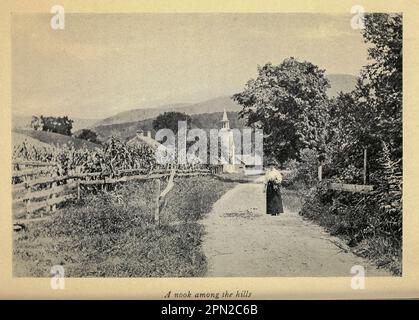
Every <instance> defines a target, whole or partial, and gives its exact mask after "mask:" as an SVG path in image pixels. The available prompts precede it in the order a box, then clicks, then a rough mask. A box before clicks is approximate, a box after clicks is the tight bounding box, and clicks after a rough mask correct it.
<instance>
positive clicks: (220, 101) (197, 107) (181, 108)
mask: <svg viewBox="0 0 419 320" xmlns="http://www.w3.org/2000/svg"><path fill="white" fill-rule="evenodd" d="M224 109H226V110H227V111H240V109H241V108H240V106H239V105H238V104H237V103H235V102H234V101H232V100H231V99H230V97H229V96H223V97H218V98H215V99H211V100H207V101H203V102H199V103H190V104H186V103H183V104H171V105H165V106H160V107H156V108H146V109H134V110H129V111H124V112H120V113H118V114H116V115H114V116H112V117H109V118H106V119H103V120H102V121H100V122H98V123H96V125H95V127H97V126H101V125H110V124H118V123H125V122H132V121H141V120H146V119H153V118H155V117H157V116H158V115H159V114H161V113H164V112H168V111H177V112H184V113H187V114H189V115H192V114H202V113H214V112H222V111H223V110H224Z"/></svg>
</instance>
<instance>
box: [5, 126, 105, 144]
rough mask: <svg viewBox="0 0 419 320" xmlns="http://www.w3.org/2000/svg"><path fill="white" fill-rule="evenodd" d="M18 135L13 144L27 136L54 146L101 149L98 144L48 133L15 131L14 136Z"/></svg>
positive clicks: (26, 130) (28, 130) (27, 130)
mask: <svg viewBox="0 0 419 320" xmlns="http://www.w3.org/2000/svg"><path fill="white" fill-rule="evenodd" d="M14 133H17V134H18V135H16V136H17V140H14V141H13V143H16V142H19V141H21V140H22V136H27V137H29V138H31V139H34V140H37V141H40V142H43V143H47V144H49V145H54V146H58V147H60V146H63V145H67V146H70V145H73V146H74V147H75V148H76V149H80V148H82V147H86V148H88V149H94V148H96V147H99V145H98V144H96V143H92V142H89V141H85V140H82V139H78V138H75V137H69V136H65V135H62V134H58V133H54V132H46V131H36V130H30V129H14V130H13V132H12V134H14Z"/></svg>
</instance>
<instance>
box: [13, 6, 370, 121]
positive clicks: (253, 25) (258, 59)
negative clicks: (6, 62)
mask: <svg viewBox="0 0 419 320" xmlns="http://www.w3.org/2000/svg"><path fill="white" fill-rule="evenodd" d="M350 18H351V16H350V15H339V16H336V15H333V16H332V15H319V14H316V15H310V14H112V15H110V14H107V15H105V14H92V15H90V14H71V15H70V14H67V15H66V19H65V29H64V30H53V29H51V27H50V19H51V15H47V14H44V15H18V16H16V15H15V16H13V23H12V41H13V43H12V54H13V58H12V61H13V69H12V76H13V79H12V85H13V88H12V90H13V101H12V106H13V112H14V113H15V114H20V115H32V114H40V113H43V114H47V115H70V116H73V117H80V118H103V117H106V116H110V115H113V114H115V113H117V112H119V111H125V110H129V109H133V108H139V107H150V106H156V105H159V104H166V103H178V102H195V101H203V100H206V99H210V98H213V97H217V96H220V95H231V94H233V93H236V92H239V91H240V90H241V89H242V88H243V86H244V84H245V83H246V81H247V80H248V79H249V78H252V77H255V76H256V67H257V65H258V64H259V65H261V64H265V63H266V62H272V63H274V64H279V63H280V62H281V61H282V60H283V59H284V58H286V57H290V56H294V57H295V58H297V59H299V60H308V61H310V62H312V63H314V64H317V65H318V66H319V67H321V68H323V69H326V73H328V74H331V73H345V74H352V75H358V73H359V71H360V68H361V67H362V66H363V65H365V64H366V63H367V60H366V45H365V44H364V43H363V41H362V36H361V34H360V32H359V30H353V29H352V28H351V26H350Z"/></svg>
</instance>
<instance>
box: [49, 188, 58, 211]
mask: <svg viewBox="0 0 419 320" xmlns="http://www.w3.org/2000/svg"><path fill="white" fill-rule="evenodd" d="M56 186H57V182H56V181H54V182H53V183H51V189H54V188H55V187H56ZM55 197H56V194H55V192H53V193H52V194H51V199H52V200H54V199H55ZM56 209H57V205H56V204H55V203H54V204H53V205H52V206H51V209H50V210H51V212H54V211H55V210H56Z"/></svg>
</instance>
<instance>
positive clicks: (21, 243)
mask: <svg viewBox="0 0 419 320" xmlns="http://www.w3.org/2000/svg"><path fill="white" fill-rule="evenodd" d="M163 185H164V184H163ZM233 186H234V184H233V183H228V182H223V181H220V180H218V179H214V178H211V177H190V178H181V179H175V187H174V189H173V190H172V191H171V193H169V195H168V203H167V206H166V208H165V209H164V210H163V212H162V216H161V226H160V228H158V227H156V226H155V224H154V221H153V208H154V207H153V206H154V203H155V196H156V189H155V183H154V182H153V181H149V182H145V183H130V184H125V185H123V186H121V187H120V188H119V189H118V190H113V191H104V192H101V193H99V194H97V195H87V196H85V197H83V200H82V201H81V202H80V203H77V204H73V205H70V206H67V207H66V208H64V209H62V210H61V211H60V212H58V213H57V214H56V215H54V216H53V217H52V218H51V219H48V220H44V221H38V222H31V224H29V225H28V229H27V230H26V231H20V232H18V233H15V234H14V250H13V252H14V259H13V273H14V276H18V277H19V276H35V277H43V276H44V277H48V276H50V269H51V266H53V265H63V266H64V268H65V272H66V276H68V277H194V276H202V275H204V274H205V272H206V260H205V256H204V255H203V253H202V250H201V241H202V236H203V232H204V230H203V227H202V226H201V225H200V224H199V223H198V221H199V219H201V217H202V216H203V215H204V214H205V213H207V212H209V211H210V209H211V207H212V205H213V203H214V202H215V201H216V200H218V199H219V198H220V196H221V195H222V194H224V193H225V192H226V191H227V190H228V189H229V188H231V187H233Z"/></svg>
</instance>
